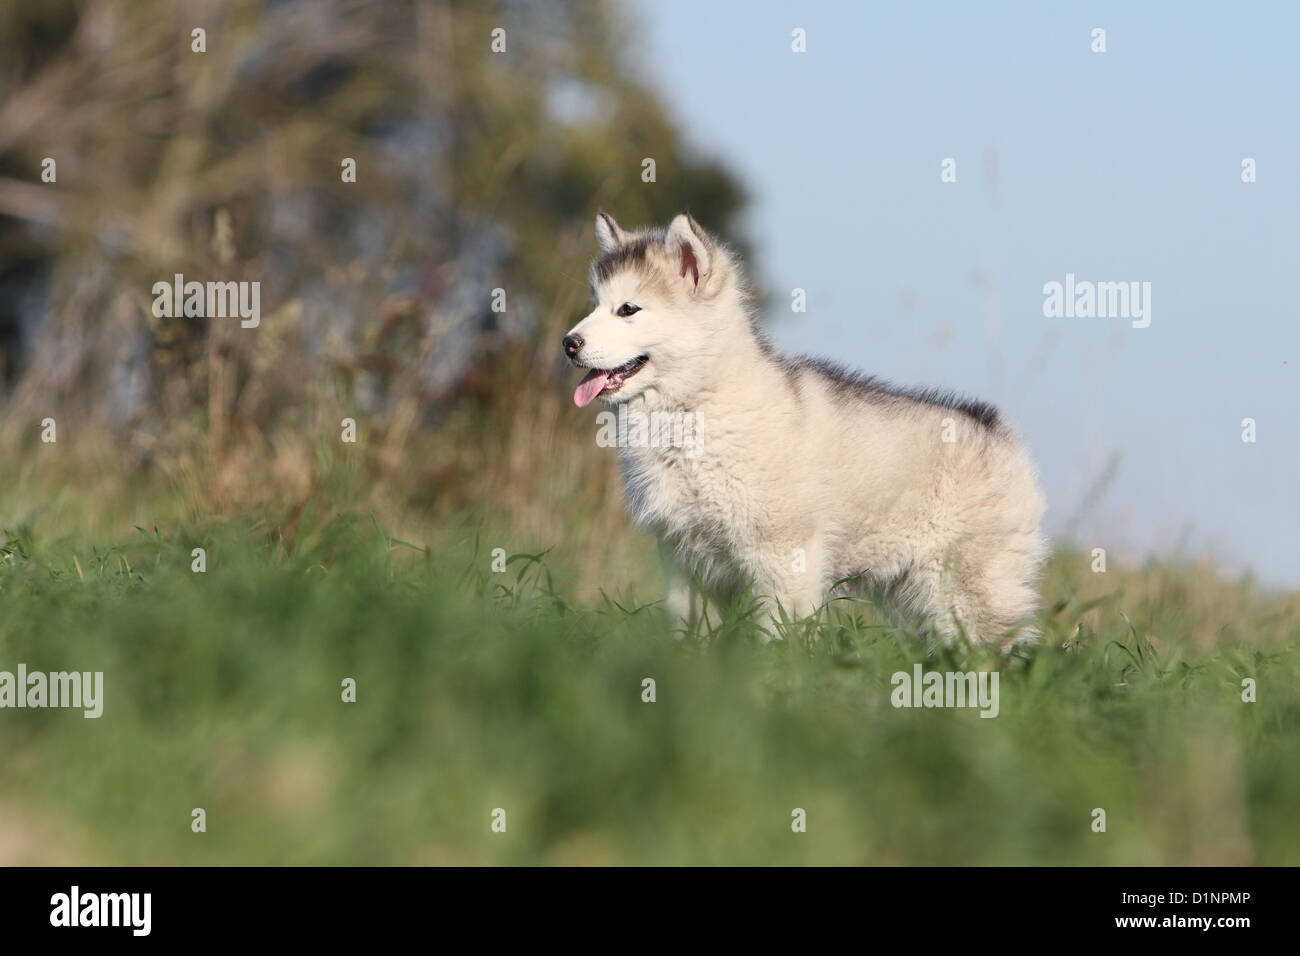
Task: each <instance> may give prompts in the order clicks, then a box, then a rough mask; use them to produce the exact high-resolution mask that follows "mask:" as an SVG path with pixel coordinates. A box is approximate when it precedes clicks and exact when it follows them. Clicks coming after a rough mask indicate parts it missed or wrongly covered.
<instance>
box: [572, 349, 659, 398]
mask: <svg viewBox="0 0 1300 956" xmlns="http://www.w3.org/2000/svg"><path fill="white" fill-rule="evenodd" d="M648 361H650V356H648V355H638V356H637V357H636V358H634V359H633V360H632V361H630V362H625V363H624V364H622V365H620V366H619V367H618V368H593V369H592V370H591V371H590V372H588V373H587V376H586V378H584V379H583V380H582V381H581V382H579V383H578V387H577V389H576V390H575V391H574V393H573V404H575V405H577V406H578V407H579V408H583V407H585V406H587V405H590V404H591V402H592V400H593V399H594V398H595V397H596V396H597V395H613V394H614V393H615V392H617V391H618V390H619V389H620V388H622V387H623V383H624V382H626V381H627V380H628V379H629V378H631V377H632V376H633V375H635V374H636V373H637V372H639V371H641V369H643V368H645V363H646V362H648Z"/></svg>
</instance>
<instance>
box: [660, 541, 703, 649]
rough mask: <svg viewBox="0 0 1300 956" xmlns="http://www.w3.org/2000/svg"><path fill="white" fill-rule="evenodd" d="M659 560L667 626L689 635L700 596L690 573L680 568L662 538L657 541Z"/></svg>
mask: <svg viewBox="0 0 1300 956" xmlns="http://www.w3.org/2000/svg"><path fill="white" fill-rule="evenodd" d="M659 560H660V561H661V562H662V563H663V568H664V584H665V586H666V593H665V598H664V610H665V611H666V612H667V614H668V626H669V627H671V628H672V629H673V630H674V631H677V630H685V631H686V633H688V634H689V633H690V632H691V629H692V628H693V627H694V626H695V621H696V619H697V618H698V616H699V606H700V596H699V594H698V592H697V591H696V590H695V586H694V583H693V582H692V581H691V575H690V573H689V572H688V571H687V570H686V569H685V568H684V567H682V563H681V562H680V561H679V560H678V559H677V555H676V553H675V552H674V551H673V548H672V546H671V545H669V544H668V543H666V542H665V541H664V540H663V539H662V538H660V539H659Z"/></svg>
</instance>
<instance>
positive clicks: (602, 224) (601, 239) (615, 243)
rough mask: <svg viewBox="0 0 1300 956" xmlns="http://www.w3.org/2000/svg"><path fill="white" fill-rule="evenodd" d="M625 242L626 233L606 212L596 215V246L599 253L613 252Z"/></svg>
mask: <svg viewBox="0 0 1300 956" xmlns="http://www.w3.org/2000/svg"><path fill="white" fill-rule="evenodd" d="M625 242H627V233H626V232H624V231H623V230H622V228H621V227H620V226H619V224H618V223H616V222H615V221H614V217H613V216H611V215H610V214H609V213H607V212H598V213H596V244H597V245H598V246H600V251H601V252H613V251H614V250H615V249H617V248H618V247H619V246H621V245H622V244H623V243H625Z"/></svg>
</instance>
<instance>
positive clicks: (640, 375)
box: [563, 212, 735, 408]
mask: <svg viewBox="0 0 1300 956" xmlns="http://www.w3.org/2000/svg"><path fill="white" fill-rule="evenodd" d="M596 241H597V243H599V245H600V250H601V253H602V254H601V256H600V258H599V259H597V260H596V261H595V262H594V263H593V264H592V267H591V290H592V296H593V297H594V298H595V300H596V307H595V309H594V310H592V312H591V314H590V315H588V316H587V317H586V318H585V319H583V320H582V321H581V322H579V323H578V324H577V325H575V326H574V327H573V328H572V329H570V330H569V332H568V333H567V334H566V335H565V336H564V342H563V346H564V354H565V355H566V356H567V357H568V358H569V361H571V362H572V363H573V364H574V365H576V366H578V367H579V368H584V369H588V370H589V371H588V374H587V376H586V377H585V378H583V380H582V381H581V382H580V383H579V385H578V388H577V390H576V391H575V392H574V393H573V401H574V403H575V404H577V405H578V407H579V408H581V407H583V406H585V405H588V404H590V403H591V402H592V401H594V400H595V399H596V398H601V399H604V400H605V401H607V402H625V401H628V400H629V399H632V398H635V397H636V396H637V395H641V394H643V393H646V392H648V391H650V390H652V389H653V390H658V391H661V392H662V391H670V392H681V391H683V390H686V389H689V388H690V387H692V386H691V383H692V380H693V379H695V378H696V377H697V376H699V375H700V374H701V373H702V371H703V367H704V366H705V365H706V364H707V361H708V356H709V355H710V354H712V353H714V352H715V351H716V349H717V348H718V345H719V343H718V342H717V335H718V333H719V332H720V331H721V329H720V328H719V325H720V321H721V318H722V313H723V312H724V311H725V310H723V309H720V308H719V307H718V306H719V305H720V304H721V303H722V302H724V301H725V300H726V299H727V293H728V292H729V291H734V288H735V267H734V265H733V263H732V260H731V257H730V255H729V254H728V253H727V251H726V249H725V248H724V247H723V246H722V245H721V244H720V243H718V242H715V241H714V240H713V239H712V238H711V237H710V236H709V235H708V233H706V232H705V231H704V230H703V229H701V228H700V225H699V223H697V222H696V221H695V220H694V219H692V218H691V217H690V216H689V215H687V214H686V213H683V214H681V215H679V216H677V217H676V218H675V219H674V220H673V221H672V223H671V224H670V225H669V226H668V228H667V229H640V230H636V231H632V232H628V231H625V230H624V229H622V228H620V227H619V224H618V223H616V222H615V221H614V218H613V217H612V216H610V215H608V214H606V213H603V212H602V213H600V214H598V215H597V216H596Z"/></svg>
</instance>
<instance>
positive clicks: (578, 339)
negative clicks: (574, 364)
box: [564, 335, 586, 358]
mask: <svg viewBox="0 0 1300 956" xmlns="http://www.w3.org/2000/svg"><path fill="white" fill-rule="evenodd" d="M585 344H586V343H584V342H583V341H582V336H581V335H566V336H565V337H564V354H565V355H567V356H568V357H569V358H573V357H574V356H575V355H577V354H578V352H580V351H581V350H582V346H583V345H585Z"/></svg>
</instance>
